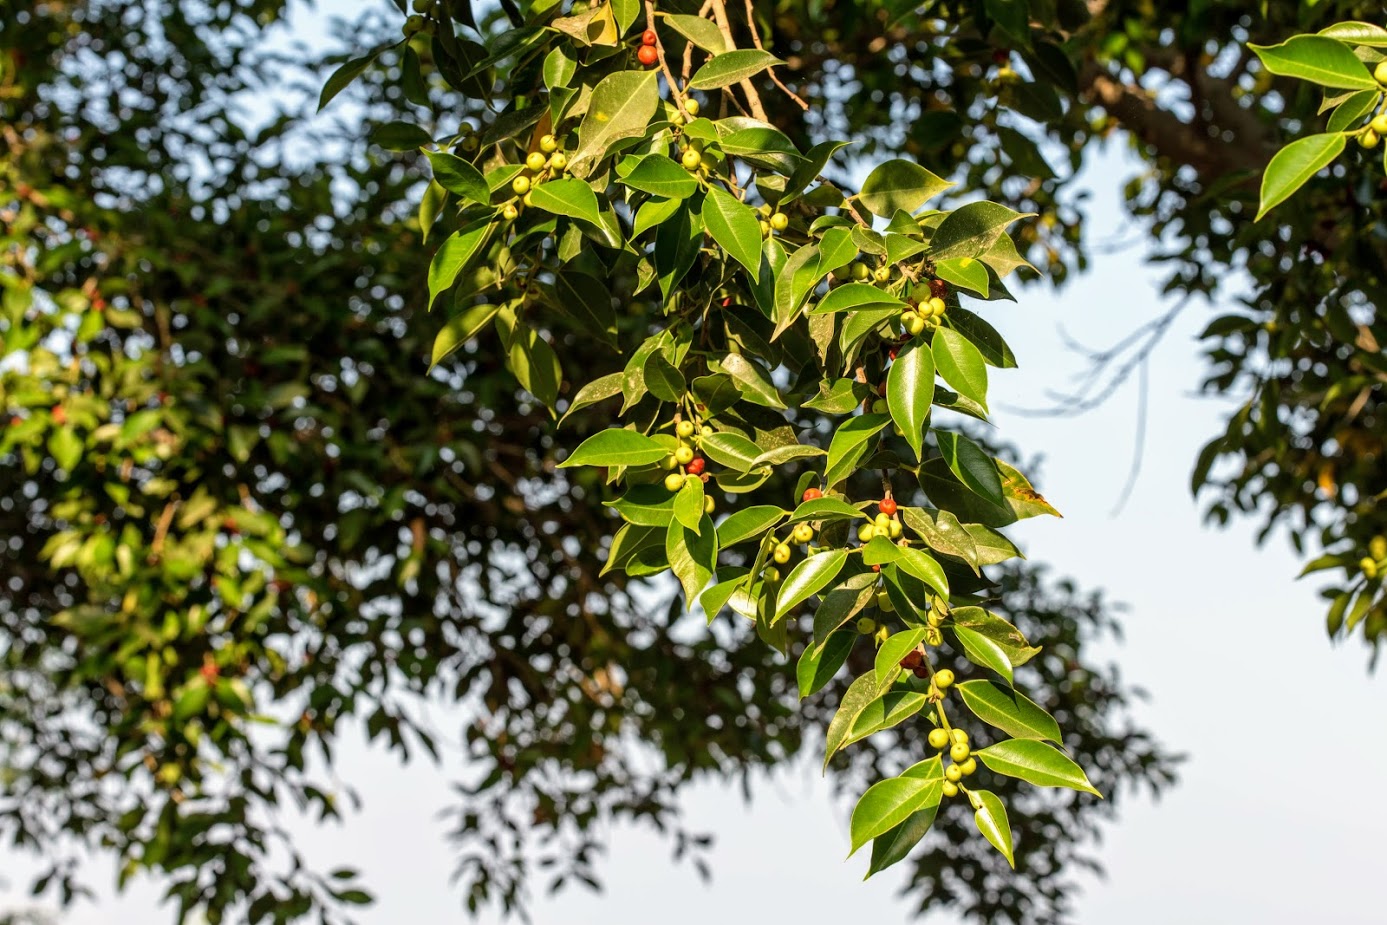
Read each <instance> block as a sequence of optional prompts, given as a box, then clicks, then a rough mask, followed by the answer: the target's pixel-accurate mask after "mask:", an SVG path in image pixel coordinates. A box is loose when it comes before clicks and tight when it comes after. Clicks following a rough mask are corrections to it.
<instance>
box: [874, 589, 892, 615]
mask: <svg viewBox="0 0 1387 925" xmlns="http://www.w3.org/2000/svg"><path fill="white" fill-rule="evenodd" d="M877 609H878V610H881V611H882V612H884V613H895V612H896V604H895V602H894V601H892V600H891V595H889V594H887V593H886V592H885V591H878V592H877Z"/></svg>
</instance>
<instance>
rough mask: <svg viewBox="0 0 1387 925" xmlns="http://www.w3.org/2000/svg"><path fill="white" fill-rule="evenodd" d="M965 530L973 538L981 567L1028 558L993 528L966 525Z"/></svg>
mask: <svg viewBox="0 0 1387 925" xmlns="http://www.w3.org/2000/svg"><path fill="white" fill-rule="evenodd" d="M950 516H952V515H950ZM963 529H964V530H966V531H968V535H969V536H971V537H972V538H973V546H974V548H975V549H976V550H977V557H978V560H977V564H978V565H979V566H983V565H996V564H998V563H999V562H1005V561H1007V560H1008V559H1018V558H1019V559H1024V558H1026V557H1025V556H1023V555H1022V554H1021V550H1020V549H1017V548H1016V544H1015V543H1013V542H1012V541H1011V540H1009V539H1007V538H1006V537H1005V536H1003V535H1002V534H1000V533H998V532H997V531H996V530H993V529H992V528H991V527H985V526H983V525H982V524H964V526H963ZM941 551H942V550H941Z"/></svg>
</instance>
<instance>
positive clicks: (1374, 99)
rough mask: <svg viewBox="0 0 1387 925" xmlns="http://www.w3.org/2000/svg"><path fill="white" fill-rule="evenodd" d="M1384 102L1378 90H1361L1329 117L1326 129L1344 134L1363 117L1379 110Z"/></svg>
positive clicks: (1341, 104)
mask: <svg viewBox="0 0 1387 925" xmlns="http://www.w3.org/2000/svg"><path fill="white" fill-rule="evenodd" d="M1380 102H1382V93H1381V92H1380V91H1378V90H1359V91H1358V92H1357V93H1354V94H1353V95H1351V96H1350V97H1349V98H1348V99H1346V100H1344V101H1343V102H1342V103H1340V104H1339V106H1338V108H1336V109H1335V110H1334V114H1333V115H1331V116H1330V117H1329V124H1328V125H1326V126H1325V128H1326V129H1327V130H1329V131H1331V132H1342V131H1343V130H1344V129H1348V128H1353V127H1354V126H1355V125H1357V124H1358V123H1359V122H1362V121H1363V117H1364V116H1366V115H1368V114H1369V113H1370V112H1372V111H1373V110H1374V109H1376V108H1377V104H1378V103H1380Z"/></svg>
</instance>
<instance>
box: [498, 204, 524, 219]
mask: <svg viewBox="0 0 1387 925" xmlns="http://www.w3.org/2000/svg"><path fill="white" fill-rule="evenodd" d="M501 217H502V218H504V219H505V220H506V221H508V222H513V221H515V220H516V219H517V218H519V217H520V210H519V209H517V208H516V207H515V205H514V204H512V203H509V202H508V203H506V207H505V208H504V209H502V210H501Z"/></svg>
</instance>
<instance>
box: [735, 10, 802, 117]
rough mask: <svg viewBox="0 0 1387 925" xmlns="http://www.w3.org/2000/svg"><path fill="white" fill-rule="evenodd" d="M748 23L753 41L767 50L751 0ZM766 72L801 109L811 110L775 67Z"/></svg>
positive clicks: (757, 46) (747, 12)
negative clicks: (783, 79) (758, 28)
mask: <svg viewBox="0 0 1387 925" xmlns="http://www.w3.org/2000/svg"><path fill="white" fill-rule="evenodd" d="M746 24H747V27H748V28H749V29H751V41H752V43H753V44H755V45H756V48H757V50H758V51H765V50H766V49H765V47H764V46H762V44H761V33H759V32H757V31H756V11H755V10H754V9H752V7H751V0H746ZM766 73H767V74H768V75H770V78H771V83H773V84H775V85H776V86H777V87H779V88H780V89H781V90H783V91H785V95H786V96H788V97H789V98H790V99H792V100H794V101H795V102H796V103H798V104H799V108H800V109H803V110H804V111H805V112H808V111H809V104H808V103H806V102H805V101H804V100H802V99H800V98H799V95H798V94H797V93H795V92H794V91H793V90H791V89H790V88H789V87H787V86H785V85H784V84H783V83H781V82H780V78H779V77H777V76H776V75H775V69H774V68H767V69H766Z"/></svg>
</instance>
